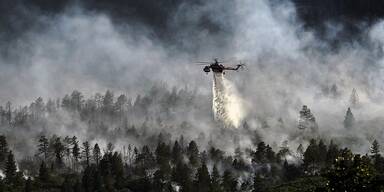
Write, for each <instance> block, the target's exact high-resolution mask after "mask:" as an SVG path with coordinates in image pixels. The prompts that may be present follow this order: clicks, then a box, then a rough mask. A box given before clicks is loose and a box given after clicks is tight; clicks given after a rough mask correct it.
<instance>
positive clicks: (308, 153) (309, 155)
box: [304, 139, 320, 174]
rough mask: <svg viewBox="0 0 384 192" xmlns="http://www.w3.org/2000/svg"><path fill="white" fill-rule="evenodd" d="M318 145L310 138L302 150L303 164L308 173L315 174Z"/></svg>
mask: <svg viewBox="0 0 384 192" xmlns="http://www.w3.org/2000/svg"><path fill="white" fill-rule="evenodd" d="M319 156H320V154H319V147H318V145H317V143H316V140H315V139H311V141H310V143H309V146H308V147H307V149H306V150H305V152H304V165H305V167H306V168H307V170H308V171H309V172H310V174H315V171H316V168H317V166H316V165H317V163H318V160H319Z"/></svg>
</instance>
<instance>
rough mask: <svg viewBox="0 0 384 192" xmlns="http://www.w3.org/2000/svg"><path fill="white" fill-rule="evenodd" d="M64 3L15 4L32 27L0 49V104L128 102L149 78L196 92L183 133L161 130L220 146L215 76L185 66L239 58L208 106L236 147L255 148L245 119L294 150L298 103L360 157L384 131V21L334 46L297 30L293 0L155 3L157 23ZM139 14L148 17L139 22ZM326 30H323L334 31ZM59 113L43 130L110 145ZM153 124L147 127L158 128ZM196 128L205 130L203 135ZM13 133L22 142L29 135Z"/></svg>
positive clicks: (178, 114)
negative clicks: (105, 97)
mask: <svg viewBox="0 0 384 192" xmlns="http://www.w3.org/2000/svg"><path fill="white" fill-rule="evenodd" d="M157 6H161V5H157ZM64 7H65V8H63V9H61V10H60V12H57V13H56V14H54V15H53V16H52V15H39V14H36V13H34V12H28V10H27V9H22V10H23V14H24V15H26V17H28V18H29V19H30V20H34V21H37V23H38V24H36V25H32V26H30V29H29V30H26V31H24V32H23V33H15V34H19V36H17V35H16V37H14V38H15V39H16V40H15V41H12V42H6V45H2V46H1V53H2V55H1V56H0V90H1V91H0V102H1V103H3V104H4V103H5V102H6V101H8V100H9V101H12V102H13V103H14V106H15V107H17V106H19V105H24V104H27V103H29V102H30V101H33V100H34V99H35V98H37V97H38V96H42V97H43V98H44V99H45V100H46V99H47V98H56V97H62V96H63V95H64V94H67V93H69V92H71V91H72V90H73V89H77V90H79V91H81V92H82V93H84V94H85V96H86V97H93V96H94V95H93V94H94V93H95V92H105V91H106V90H107V89H109V90H112V91H114V92H115V93H117V94H118V93H126V94H127V95H128V96H130V97H131V98H135V97H136V96H137V95H138V94H143V93H146V92H148V90H150V88H151V87H152V85H153V84H155V83H157V82H165V83H166V84H167V86H169V87H177V88H184V87H188V88H190V89H191V90H195V92H196V93H197V94H196V95H197V97H198V99H196V100H194V102H195V103H194V104H193V106H194V107H193V108H192V109H191V108H186V109H184V111H192V112H191V113H187V112H184V111H183V110H177V111H175V112H173V113H172V115H173V118H174V119H176V120H177V122H181V121H184V120H185V121H187V122H188V123H189V127H190V128H189V129H188V130H184V129H181V128H180V129H178V128H173V129H171V128H164V127H161V128H159V129H164V130H166V131H169V132H172V133H173V136H175V137H177V136H179V135H181V134H184V135H187V136H188V137H189V138H191V139H195V138H202V139H201V140H204V141H205V143H207V142H208V141H207V140H209V139H210V138H214V139H212V140H214V141H212V142H213V143H215V144H217V146H218V147H222V148H226V147H227V146H225V144H226V142H227V140H235V139H233V138H232V137H231V136H225V138H224V137H220V136H221V135H220V133H218V132H217V129H216V128H215V126H214V124H213V123H212V122H211V121H210V119H211V117H212V116H211V109H210V102H211V101H210V98H211V93H212V92H211V84H210V82H211V79H210V77H206V76H204V75H203V72H202V71H201V69H200V68H197V67H196V66H191V65H189V64H190V63H192V62H193V61H196V60H200V59H203V60H207V59H211V58H213V57H218V58H224V59H225V58H228V57H234V58H235V59H238V60H244V61H246V63H247V69H246V70H245V71H241V72H239V73H228V74H226V75H225V76H226V77H223V76H222V75H217V74H215V75H214V77H213V78H214V84H213V94H214V95H213V104H212V105H213V111H214V115H215V117H216V119H221V121H223V122H225V124H227V125H230V126H232V127H237V128H238V129H235V131H234V132H235V133H236V134H233V135H236V136H237V137H238V138H240V139H239V140H240V141H238V142H237V144H238V145H239V146H244V147H252V144H251V143H252V142H250V140H251V139H253V138H252V137H251V136H250V134H249V133H250V132H249V131H245V130H243V129H242V126H241V125H243V123H245V122H247V124H248V125H249V129H250V130H251V131H255V130H256V131H258V133H259V134H260V137H261V138H262V139H263V140H264V141H265V142H267V143H270V144H272V145H273V147H274V148H275V149H276V148H277V147H278V145H280V143H281V141H282V140H291V142H292V143H291V144H290V146H292V148H295V147H296V146H297V145H298V144H299V143H305V142H306V141H305V140H300V139H297V138H296V137H295V136H296V135H298V134H300V132H299V131H298V129H297V117H298V113H299V111H300V109H301V107H302V106H303V105H307V106H308V107H309V108H310V109H311V111H312V112H313V114H314V116H315V117H316V121H317V123H318V125H319V137H323V138H329V139H337V140H338V141H339V144H340V145H344V146H350V147H352V149H353V150H355V151H357V152H366V151H367V150H368V149H369V145H370V142H371V141H372V140H373V139H374V138H376V139H378V140H379V141H380V142H383V141H384V134H383V131H382V128H381V126H380V125H382V123H383V122H384V118H383V116H382V114H383V112H384V108H383V107H382V106H383V102H384V100H383V98H382V95H383V93H384V92H383V90H384V89H383V84H382V82H383V78H382V77H383V70H382V68H383V65H384V59H383V51H382V47H383V44H384V42H383V40H382V39H383V38H382V37H384V32H383V22H378V23H376V24H374V25H372V27H369V28H367V29H366V31H365V33H364V34H366V36H364V42H365V43H364V44H360V43H359V42H360V41H361V40H359V42H357V41H352V42H351V43H348V44H341V45H340V48H339V49H336V50H335V49H331V48H330V46H329V45H328V44H327V43H326V42H323V41H321V40H319V39H318V38H317V37H316V36H315V35H314V33H313V31H309V30H307V29H305V28H304V23H302V22H301V21H300V20H299V19H298V17H297V13H296V9H295V6H294V5H293V4H292V2H290V1H284V2H283V1H279V3H276V4H274V3H271V1H267V0H258V1H253V0H241V1H235V2H229V1H219V0H214V1H208V2H205V1H204V2H197V3H196V2H193V3H189V2H187V1H182V2H180V4H177V5H173V6H172V9H171V11H169V10H168V9H164V10H165V11H164V10H163V9H160V10H161V12H162V13H163V12H167V13H169V15H168V14H166V15H167V16H164V17H161V19H160V21H158V22H157V21H156V19H153V17H156V16H157V15H156V16H152V15H151V17H149V16H148V15H146V16H145V17H143V18H144V19H138V20H137V21H132V20H129V22H121V21H122V20H124V19H125V18H128V16H131V15H129V14H128V16H127V17H119V16H116V15H113V14H111V13H110V12H108V11H100V10H99V9H88V8H87V6H82V5H77V4H76V5H72V6H68V7H66V6H64ZM115 7H117V6H112V8H111V10H114V9H115ZM140 10H141V9H140ZM144 10H145V11H144V12H146V13H149V12H151V11H149V10H146V9H144ZM122 12H124V11H122ZM137 14H139V15H140V13H137ZM134 15H135V14H134ZM160 15H164V14H160ZM116 17H119V19H116ZM133 18H135V17H133ZM145 18H150V20H149V21H147V22H141V21H142V20H146V19H145ZM117 20H118V21H119V22H117ZM153 23H155V24H153ZM164 23H165V24H164ZM163 24H164V25H163ZM329 25H331V26H332V27H329V30H330V32H329V34H333V33H332V32H335V33H337V31H338V30H340V27H342V26H340V25H339V24H338V25H337V26H333V25H332V24H329ZM160 26H165V28H166V30H164V29H163V30H161V28H158V27H160ZM16 29H17V28H15V30H16ZM20 31H22V30H20ZM158 31H161V34H163V35H165V36H167V38H163V36H161V35H159V34H158ZM159 36H161V37H159ZM4 38H5V37H2V38H1V39H4ZM333 85H335V86H333ZM333 87H336V88H333ZM353 88H356V91H357V92H358V95H359V99H360V103H361V106H362V107H361V108H359V109H352V112H353V114H354V116H355V118H356V120H357V123H356V125H355V127H354V128H353V129H350V130H346V129H345V128H344V127H343V123H342V122H343V119H344V115H345V111H346V110H347V108H348V106H349V103H348V100H349V97H350V94H351V91H352V89H353ZM206 104H207V105H206ZM207 106H209V107H207ZM61 116H62V117H63V119H64V120H62V121H59V120H57V119H55V118H51V119H50V120H51V121H50V122H51V124H50V125H54V126H49V128H48V127H46V128H44V129H49V131H50V132H52V133H58V134H62V135H65V134H69V135H71V134H74V133H76V134H79V135H81V136H79V138H87V137H89V135H92V137H93V138H94V139H95V140H103V139H105V140H106V138H103V136H104V135H103V134H98V133H95V132H92V130H93V129H91V128H89V127H88V125H86V124H85V123H84V122H80V121H79V118H78V117H73V116H70V115H68V114H61ZM74 122H75V123H74ZM74 124H75V125H76V126H74ZM111 126H112V125H111ZM150 126H151V128H152V129H150V131H153V132H160V130H155V128H153V127H155V126H152V125H150ZM42 129H43V128H41V127H39V128H36V129H32V130H34V131H36V132H39V131H41V130H42ZM2 131H3V132H6V131H4V130H2ZM11 131H12V130H7V132H11ZM200 133H203V134H204V136H205V137H203V136H202V137H199V136H200V135H201V134H200ZM231 133H232V132H231ZM18 134H19V135H23V137H25V138H27V137H28V136H29V135H30V134H31V133H30V131H26V132H23V133H18ZM228 138H229V139H228ZM12 139H13V140H17V138H16V137H14V138H12ZM108 139H109V138H108ZM223 140H225V141H223ZM20 142H21V141H20ZM118 142H119V141H118ZM133 142H136V141H133ZM15 143H17V142H15ZM31 143H32V141H31ZM137 143H139V141H137ZM202 143H203V142H202ZM234 143H236V142H234ZM202 145H203V144H202ZM20 146H22V145H20ZM24 147H25V146H24ZM232 148H234V146H232ZM230 150H231V149H230ZM25 151H28V150H25ZM232 151H233V149H232Z"/></svg>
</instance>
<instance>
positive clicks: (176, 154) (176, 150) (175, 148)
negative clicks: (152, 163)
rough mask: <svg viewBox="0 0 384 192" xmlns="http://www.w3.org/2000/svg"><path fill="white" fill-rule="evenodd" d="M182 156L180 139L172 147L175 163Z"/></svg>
mask: <svg viewBox="0 0 384 192" xmlns="http://www.w3.org/2000/svg"><path fill="white" fill-rule="evenodd" d="M181 158H182V153H181V147H180V145H179V142H178V141H175V144H174V145H173V148H172V160H173V162H174V163H175V164H177V162H179V161H180V160H181Z"/></svg>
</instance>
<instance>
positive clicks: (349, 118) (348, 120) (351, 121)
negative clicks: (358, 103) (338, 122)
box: [344, 107, 355, 129]
mask: <svg viewBox="0 0 384 192" xmlns="http://www.w3.org/2000/svg"><path fill="white" fill-rule="evenodd" d="M354 125H355V117H354V116H353V114H352V111H351V108H349V107H348V110H347V113H346V114H345V119H344V127H345V128H347V129H348V128H352V127H353V126H354Z"/></svg>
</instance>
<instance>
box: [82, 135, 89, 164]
mask: <svg viewBox="0 0 384 192" xmlns="http://www.w3.org/2000/svg"><path fill="white" fill-rule="evenodd" d="M82 154H83V158H84V159H85V162H86V165H87V167H88V166H89V160H90V158H91V147H90V145H89V142H88V141H85V142H84V143H83V152H82Z"/></svg>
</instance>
